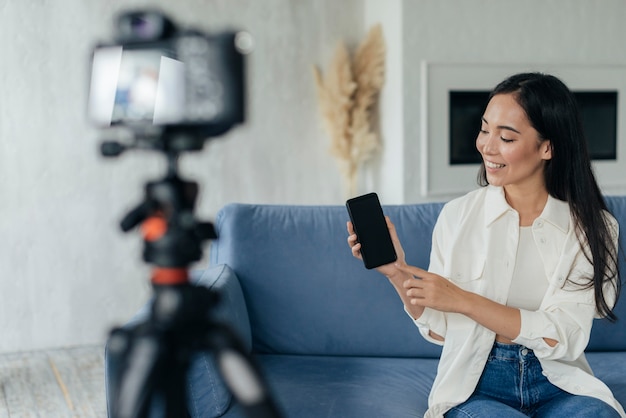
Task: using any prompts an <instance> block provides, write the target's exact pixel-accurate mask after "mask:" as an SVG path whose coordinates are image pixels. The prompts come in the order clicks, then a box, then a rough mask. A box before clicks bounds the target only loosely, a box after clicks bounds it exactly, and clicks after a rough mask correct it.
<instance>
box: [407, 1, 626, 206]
mask: <svg viewBox="0 0 626 418" xmlns="http://www.w3.org/2000/svg"><path fill="white" fill-rule="evenodd" d="M402 2H403V5H402V9H403V10H402V28H403V36H402V39H403V45H402V51H403V54H402V56H403V57H404V63H403V65H404V67H403V74H404V78H403V83H402V85H403V89H404V93H405V94H404V96H403V97H401V98H398V100H402V101H403V111H404V158H405V159H404V167H405V170H404V176H405V177H404V186H405V191H404V199H403V200H404V201H405V202H418V201H424V200H430V199H428V198H425V197H424V196H422V194H421V193H420V182H421V181H422V173H421V169H422V165H423V164H422V162H421V158H422V157H423V155H421V150H420V146H419V138H420V129H421V128H422V127H421V126H420V120H419V117H420V112H421V111H422V110H423V109H422V106H421V103H420V94H421V86H420V65H421V63H422V62H424V61H426V62H436V63H457V64H468V63H477V64H518V65H519V66H520V68H523V67H525V66H526V65H528V64H532V66H533V68H535V69H541V65H538V66H537V65H536V64H546V67H549V66H550V64H569V65H572V66H576V65H606V66H615V65H626V47H624V39H626V25H624V19H625V18H626V2H624V1H623V0H604V1H590V0H571V1H563V0H526V1H518V0H505V1H494V0H470V1H462V0H402ZM624 77H626V73H625V74H624ZM499 81H501V80H499V79H498V80H493V85H494V86H495V84H497V83H498V82H499ZM622 111H623V110H622ZM429 140H430V141H435V140H445V139H442V138H429ZM622 145H624V144H622ZM622 155H624V154H622ZM621 176H622V177H626V172H625V173H621ZM609 192H610V193H620V192H621V193H626V190H618V189H611V190H610V191H609ZM437 199H440V198H437Z"/></svg>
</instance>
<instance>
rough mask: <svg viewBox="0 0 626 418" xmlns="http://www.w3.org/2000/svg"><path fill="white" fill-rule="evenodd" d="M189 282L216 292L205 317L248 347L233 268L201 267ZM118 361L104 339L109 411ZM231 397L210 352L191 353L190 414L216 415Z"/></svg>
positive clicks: (146, 310)
mask: <svg viewBox="0 0 626 418" xmlns="http://www.w3.org/2000/svg"><path fill="white" fill-rule="evenodd" d="M191 282H192V283H193V284H194V285H196V286H204V287H207V288H209V289H212V290H213V291H215V292H217V293H218V295H219V301H218V303H217V304H216V306H214V307H212V308H211V309H209V310H208V312H207V313H208V315H209V318H210V319H211V320H212V321H215V322H220V323H223V324H226V325H228V326H230V327H231V328H232V330H233V331H234V332H235V334H236V335H237V336H238V337H239V338H240V339H241V341H242V343H243V344H244V346H245V347H246V349H247V350H248V351H251V347H252V337H251V331H250V322H249V319H248V311H247V308H246V304H245V300H244V298H243V292H242V290H241V286H240V285H239V280H238V279H237V276H236V275H235V273H234V271H233V270H232V269H231V268H230V267H228V266H227V265H224V264H221V265H217V266H213V267H210V268H209V269H207V270H204V271H193V272H192V273H191ZM151 306H152V299H151V300H150V301H149V302H148V303H146V304H145V305H144V306H143V307H142V308H141V309H140V310H139V311H138V312H137V313H136V314H135V315H134V316H133V317H132V318H131V319H130V321H128V323H126V324H125V325H124V328H128V327H132V326H133V325H137V324H138V323H141V322H143V321H145V320H146V319H148V316H149V314H150V308H151ZM119 362H120V359H119V358H115V356H114V355H112V354H111V352H110V350H109V342H108V341H107V345H106V348H105V382H106V383H105V384H106V392H107V407H108V408H107V409H108V412H109V415H110V414H111V407H112V405H111V404H110V394H111V393H112V390H113V384H114V382H115V376H116V374H117V372H118V369H119ZM231 398H232V396H231V394H230V392H229V390H228V389H227V388H226V386H225V384H224V383H223V382H222V380H221V377H220V375H219V373H218V371H217V367H216V365H215V362H214V359H213V354H212V353H211V352H200V353H196V354H194V355H193V356H192V358H191V363H190V366H189V371H188V373H187V403H188V409H189V414H190V416H191V417H198V416H200V415H199V414H200V411H201V412H202V414H203V415H202V416H203V417H219V416H221V415H222V414H224V412H225V411H226V410H227V409H228V407H229V406H230V402H231ZM153 406H154V405H153ZM161 406H162V404H161ZM157 412H158V411H155V410H153V413H155V414H157V415H158V413H157ZM207 414H208V415H207ZM150 415H152V413H151V414H150Z"/></svg>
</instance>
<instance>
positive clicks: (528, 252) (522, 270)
mask: <svg viewBox="0 0 626 418" xmlns="http://www.w3.org/2000/svg"><path fill="white" fill-rule="evenodd" d="M547 290H548V278H547V277H546V273H545V270H544V268H543V261H542V260H541V255H540V254H539V249H538V248H537V244H535V240H534V239H533V230H532V227H531V226H521V227H520V231H519V244H518V246H517V257H516V259H515V268H514V270H513V279H512V281H511V288H510V289H509V298H508V299H507V302H506V304H507V306H511V307H513V308H520V309H526V310H530V311H536V310H537V309H539V305H541V301H542V300H543V297H544V295H545V294H546V291H547Z"/></svg>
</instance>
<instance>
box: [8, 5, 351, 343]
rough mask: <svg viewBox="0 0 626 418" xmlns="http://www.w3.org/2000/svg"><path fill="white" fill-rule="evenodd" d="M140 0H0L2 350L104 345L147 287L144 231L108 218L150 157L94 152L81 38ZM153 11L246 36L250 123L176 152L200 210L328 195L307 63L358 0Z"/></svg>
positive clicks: (136, 191)
mask: <svg viewBox="0 0 626 418" xmlns="http://www.w3.org/2000/svg"><path fill="white" fill-rule="evenodd" d="M141 4H142V3H141V2H130V1H124V2H122V1H117V2H115V1H110V0H89V1H84V0H56V1H47V2H42V1H39V0H19V1H18V0H0V45H2V47H1V48H2V52H1V54H0V63H1V66H0V298H1V300H0V330H2V331H1V333H2V338H0V352H7V351H15V350H30V349H38V348H44V347H57V346H67V345H77V344H85V343H94V342H100V341H103V340H104V338H105V336H106V334H107V333H108V329H109V327H110V326H111V325H113V324H116V323H119V322H121V321H123V320H125V319H127V318H128V317H129V316H130V315H132V313H133V312H134V311H135V310H136V309H137V308H138V307H139V306H140V305H142V304H143V303H144V301H145V300H146V298H147V297H148V295H149V294H150V289H149V286H148V285H147V282H148V274H149V271H148V268H147V267H146V266H144V264H143V263H142V262H140V257H141V239H140V237H139V235H138V233H131V234H126V235H124V234H122V233H121V232H119V227H118V222H119V220H120V219H121V217H122V216H123V215H124V214H125V213H126V211H127V210H129V209H130V208H131V207H133V206H134V205H135V204H137V203H139V201H140V200H141V199H142V197H143V184H144V182H145V181H147V180H148V179H156V178H157V177H158V176H160V175H161V173H162V170H163V163H162V161H161V158H160V157H159V156H158V155H154V154H152V153H147V152H143V153H139V152H135V153H129V154H128V155H123V156H122V157H120V158H119V159H116V160H104V159H103V158H101V157H100V156H99V155H98V151H97V150H98V145H99V136H100V134H99V133H98V132H96V131H95V130H94V129H92V128H91V127H89V126H88V124H87V123H86V121H85V119H86V118H85V110H84V106H85V103H86V96H87V85H88V57H89V53H90V50H91V47H92V46H93V44H94V43H95V42H96V41H98V40H107V39H110V38H111V37H112V35H113V31H112V29H111V26H112V17H113V15H114V14H115V13H116V11H117V9H119V8H120V7H122V6H123V7H124V8H126V7H127V6H129V5H141ZM150 4H160V5H161V6H162V7H163V9H164V10H165V11H167V12H169V13H171V15H172V16H173V17H174V18H175V19H176V20H177V21H179V22H181V23H184V24H185V25H196V26H200V27H202V28H204V29H205V30H210V31H214V30H215V31H216V30H221V29H225V28H227V27H236V28H243V29H246V30H248V31H249V32H251V33H252V34H253V36H254V37H255V42H256V47H255V51H254V53H253V54H252V55H251V56H250V57H249V90H250V91H249V115H248V116H249V118H248V122H247V124H246V125H245V126H243V127H240V128H237V129H234V130H232V131H231V132H230V133H228V134H227V135H226V136H224V137H222V138H219V139H216V140H213V141H210V142H209V143H207V146H206V147H205V149H204V151H202V152H200V153H197V154H195V155H188V156H185V157H184V158H183V159H182V161H181V163H182V164H181V165H182V168H183V171H184V173H185V175H186V176H187V177H189V178H192V179H194V180H196V181H199V182H200V184H201V186H202V190H201V196H200V198H199V200H198V211H197V213H198V217H200V218H206V219H210V218H213V216H214V215H215V213H216V212H217V210H218V209H219V208H220V207H221V206H223V205H224V204H226V203H228V202H233V201H239V202H263V203H292V204H340V203H341V201H342V199H343V195H342V191H341V183H340V178H339V172H338V170H337V168H336V165H335V162H334V161H333V160H332V159H331V158H330V157H329V155H328V153H327V148H328V141H327V139H326V136H325V134H324V133H323V131H322V130H321V128H320V126H321V124H320V119H319V116H318V112H317V103H316V99H315V87H314V82H313V75H312V65H313V64H323V65H326V64H327V62H328V60H329V59H330V56H331V54H332V52H333V49H334V46H335V42H336V41H337V40H338V39H340V38H343V39H346V40H348V41H349V42H352V43H354V42H356V41H358V40H360V38H361V36H362V34H363V22H362V15H363V6H362V2H361V1H357V0H350V1H345V0H342V1H341V2H336V1H334V0H325V1H319V0H306V1H291V0H263V1H255V0H211V1H206V0H178V1H176V2H171V1H166V0H161V1H158V2H155V1H153V2H151V3H150ZM174 5H175V6H174Z"/></svg>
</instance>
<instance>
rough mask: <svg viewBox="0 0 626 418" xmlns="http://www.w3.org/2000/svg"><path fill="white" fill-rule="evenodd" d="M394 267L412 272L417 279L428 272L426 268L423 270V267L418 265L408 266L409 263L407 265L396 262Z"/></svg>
mask: <svg viewBox="0 0 626 418" xmlns="http://www.w3.org/2000/svg"><path fill="white" fill-rule="evenodd" d="M396 267H397V268H398V270H400V271H403V272H405V273H409V274H412V275H413V276H414V277H415V278H417V279H419V278H421V277H424V276H426V275H428V272H427V271H426V270H423V269H421V268H419V267H415V266H410V265H408V264H406V263H396Z"/></svg>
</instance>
